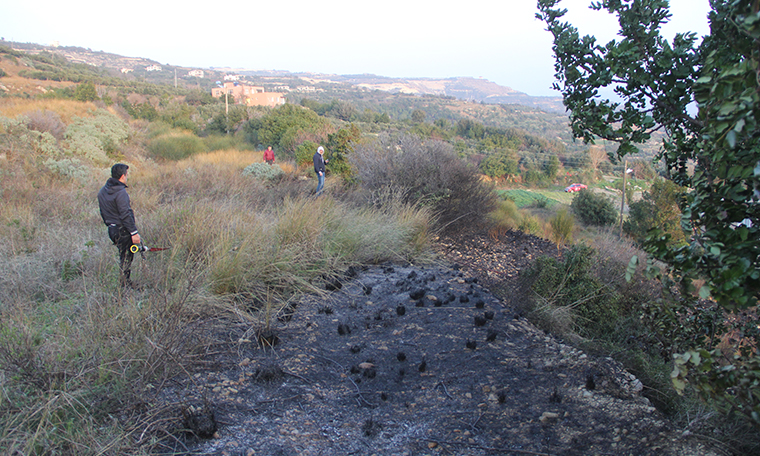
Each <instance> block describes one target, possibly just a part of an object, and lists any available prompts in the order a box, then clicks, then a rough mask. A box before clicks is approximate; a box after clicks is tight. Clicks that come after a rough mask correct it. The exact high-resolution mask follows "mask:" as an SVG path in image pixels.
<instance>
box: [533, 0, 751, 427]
mask: <svg viewBox="0 0 760 456" xmlns="http://www.w3.org/2000/svg"><path fill="white" fill-rule="evenodd" d="M558 3H559V1H558V0H538V3H537V6H538V10H539V13H538V14H537V15H536V16H537V17H538V18H539V19H541V20H542V21H544V22H545V23H546V25H547V27H548V30H549V31H550V32H551V33H552V35H553V36H554V45H553V50H554V54H555V58H556V63H555V70H556V79H557V82H556V83H555V88H556V89H557V90H560V91H561V92H562V96H563V99H564V103H565V106H567V108H568V110H569V111H570V113H571V118H570V123H571V128H572V131H573V134H574V135H575V137H578V138H583V139H584V141H586V142H589V143H593V142H594V140H595V139H599V138H602V139H606V140H611V141H615V142H617V143H618V144H619V147H618V149H617V151H616V152H615V153H614V156H613V157H611V158H613V159H619V158H621V157H623V156H626V155H628V154H630V153H633V152H635V151H636V150H637V147H636V146H637V145H638V144H641V143H643V142H644V141H646V140H648V139H649V138H650V137H651V136H652V134H653V133H654V132H656V131H658V130H660V131H662V132H664V133H665V136H664V140H663V144H662V149H661V154H660V158H662V159H663V160H664V162H665V164H666V167H667V171H668V174H669V177H670V178H671V179H672V180H673V182H675V183H676V184H677V185H679V186H682V187H683V188H684V189H686V190H685V192H684V195H683V198H682V199H681V212H682V219H681V225H682V227H683V228H684V230H685V231H686V232H688V233H690V237H689V239H687V243H686V244H685V245H683V244H678V243H673V242H670V235H669V234H668V233H666V232H663V231H662V230H657V229H655V230H652V231H650V234H649V236H648V238H647V240H646V242H645V245H646V246H647V249H648V251H649V252H650V253H653V254H654V255H655V256H656V257H657V258H659V259H661V260H663V261H665V262H666V263H667V264H669V265H670V266H671V270H670V272H671V273H672V276H673V277H675V278H676V279H678V280H679V281H680V283H681V284H682V285H684V289H685V290H687V291H690V289H691V288H692V287H691V284H692V283H693V281H694V280H695V279H704V280H705V285H704V286H703V287H702V288H701V289H700V296H701V297H703V298H706V297H708V296H712V297H713V298H714V299H715V301H716V302H717V303H718V304H719V305H721V306H722V307H723V308H724V309H727V310H729V311H733V310H736V309H744V308H748V307H753V306H756V304H757V299H758V294H759V293H760V217H758V216H759V215H760V204H759V203H760V129H759V128H758V126H759V125H758V120H759V119H760V78H758V75H760V2H758V1H752V2H750V1H746V0H711V2H710V5H711V11H710V13H709V21H710V34H709V35H707V36H705V37H703V39H702V40H701V42H700V40H699V39H698V37H697V36H696V34H694V33H691V32H686V33H679V34H676V35H675V37H674V38H673V39H672V41H668V40H667V39H666V38H665V37H663V36H662V34H661V32H660V30H661V27H662V25H663V24H665V23H666V22H668V20H669V19H670V17H671V14H670V10H669V2H668V1H667V0H602V1H597V2H593V3H592V4H591V8H592V9H594V10H606V11H607V12H609V13H610V14H614V15H616V16H617V18H618V23H619V26H620V28H619V32H618V35H619V39H616V40H612V41H610V42H609V43H607V44H603V45H602V44H598V43H597V42H596V39H595V38H594V37H593V36H583V37H581V36H580V35H579V33H578V30H577V29H576V28H575V27H573V26H572V25H571V24H569V23H567V22H563V21H562V20H561V19H562V17H563V16H564V14H565V13H566V12H567V10H566V9H559V8H556V6H557V4H558ZM602 89H612V90H613V91H614V93H615V94H616V97H614V98H612V99H606V98H604V97H601V96H600V93H601V92H600V91H601V90H602ZM692 107H694V108H695V109H691V108H692ZM692 113H693V114H692ZM692 169H693V172H692ZM718 326H720V327H722V326H723V325H718ZM756 326H757V325H756V324H754V326H753V325H748V326H747V328H750V329H749V330H748V332H745V333H744V337H755V340H754V341H753V342H750V343H749V345H751V347H746V346H745V347H739V348H738V349H737V350H736V353H735V354H733V357H730V356H723V355H722V354H721V353H720V351H719V350H717V349H713V350H710V351H708V350H705V349H695V350H691V351H689V352H687V353H683V354H681V355H679V356H678V357H677V360H676V361H677V363H676V367H677V368H676V370H675V371H674V373H673V380H674V385H675V386H676V388H678V389H679V390H683V388H684V386H685V383H684V382H685V381H686V378H687V377H688V378H691V380H693V384H694V385H695V386H696V387H697V389H698V390H699V391H701V393H702V394H703V397H708V398H714V399H717V400H718V401H719V402H721V403H722V404H723V406H724V407H725V409H731V410H738V411H740V412H741V413H743V414H744V416H747V417H750V418H751V420H752V421H753V422H754V423H755V424H756V425H758V426H760V397H759V396H760V394H758V389H759V388H760V370H758V369H757V366H760V355H758V352H757V348H756V347H757V346H758V345H757V341H758V340H757V339H758V338H759V337H758V334H757V328H756ZM753 327H754V329H751V328H753ZM719 329H720V328H719ZM695 343H696V342H695ZM708 343H710V342H708ZM752 347H755V348H752ZM697 348H699V347H697Z"/></svg>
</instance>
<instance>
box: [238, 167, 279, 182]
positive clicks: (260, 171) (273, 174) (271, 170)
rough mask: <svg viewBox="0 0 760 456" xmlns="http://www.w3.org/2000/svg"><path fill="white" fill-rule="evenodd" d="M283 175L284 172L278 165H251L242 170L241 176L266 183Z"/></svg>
mask: <svg viewBox="0 0 760 456" xmlns="http://www.w3.org/2000/svg"><path fill="white" fill-rule="evenodd" d="M284 174H285V172H284V171H283V170H282V168H280V166H279V165H270V164H268V163H251V164H250V165H248V166H246V167H245V169H244V170H243V176H252V177H255V178H256V179H261V180H266V181H273V180H276V179H278V178H280V177H282V176H283V175H284Z"/></svg>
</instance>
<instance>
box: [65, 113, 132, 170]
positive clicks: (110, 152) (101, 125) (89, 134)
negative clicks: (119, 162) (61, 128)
mask: <svg viewBox="0 0 760 456" xmlns="http://www.w3.org/2000/svg"><path fill="white" fill-rule="evenodd" d="M129 131H130V130H129V125H128V124H127V123H126V122H124V121H123V120H121V119H120V118H119V117H117V116H116V115H114V114H111V113H110V112H108V111H106V110H103V109H99V110H98V111H96V112H95V114H94V115H93V116H92V117H75V118H74V121H73V122H72V123H71V124H70V125H69V126H68V128H67V129H66V134H65V137H66V139H67V140H68V147H67V148H68V150H69V151H71V152H72V153H73V154H74V155H75V156H78V157H81V156H84V157H85V158H87V159H89V160H92V161H93V162H95V163H96V164H98V165H105V164H109V163H111V162H112V161H113V160H114V158H116V155H117V154H116V153H117V152H118V150H119V147H120V146H121V145H122V144H124V142H125V141H126V140H127V139H128V138H129Z"/></svg>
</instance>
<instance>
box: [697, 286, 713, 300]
mask: <svg viewBox="0 0 760 456" xmlns="http://www.w3.org/2000/svg"><path fill="white" fill-rule="evenodd" d="M699 297H700V298H702V299H707V298H709V297H710V287H708V286H707V285H703V286H702V288H700V289H699Z"/></svg>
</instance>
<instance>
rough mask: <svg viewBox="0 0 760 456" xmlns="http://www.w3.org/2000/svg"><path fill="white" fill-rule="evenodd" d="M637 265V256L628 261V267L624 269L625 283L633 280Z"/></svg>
mask: <svg viewBox="0 0 760 456" xmlns="http://www.w3.org/2000/svg"><path fill="white" fill-rule="evenodd" d="M638 264H639V257H638V255H634V256H632V257H631V259H630V261H628V267H627V268H626V269H625V281H626V282H630V281H631V280H632V279H633V275H634V274H636V266H637V265H638Z"/></svg>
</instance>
